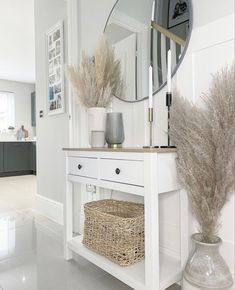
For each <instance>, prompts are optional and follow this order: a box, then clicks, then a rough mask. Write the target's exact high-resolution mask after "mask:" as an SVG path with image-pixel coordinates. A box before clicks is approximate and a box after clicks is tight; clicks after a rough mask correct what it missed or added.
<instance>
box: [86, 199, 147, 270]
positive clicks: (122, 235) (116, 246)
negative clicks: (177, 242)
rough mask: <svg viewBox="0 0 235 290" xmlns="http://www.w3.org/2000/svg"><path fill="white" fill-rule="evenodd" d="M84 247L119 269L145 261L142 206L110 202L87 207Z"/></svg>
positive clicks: (106, 201) (100, 202)
mask: <svg viewBox="0 0 235 290" xmlns="http://www.w3.org/2000/svg"><path fill="white" fill-rule="evenodd" d="M84 211H85V226H84V237H83V244H84V245H85V246H86V247H88V248H89V249H91V250H93V251H95V252H97V253H98V254H101V255H103V256H105V257H106V258H108V259H110V260H111V261H113V262H114V263H116V264H118V265H120V266H129V265H132V264H134V263H137V262H139V261H141V260H143V259H144V249H145V247H144V205H143V204H140V203H133V202H126V201H120V200H113V199H105V200H99V201H92V202H89V203H86V204H85V206H84Z"/></svg>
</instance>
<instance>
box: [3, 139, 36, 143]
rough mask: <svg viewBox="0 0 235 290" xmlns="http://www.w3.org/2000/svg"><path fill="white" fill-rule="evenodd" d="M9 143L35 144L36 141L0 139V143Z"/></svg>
mask: <svg viewBox="0 0 235 290" xmlns="http://www.w3.org/2000/svg"><path fill="white" fill-rule="evenodd" d="M4 142H5V143H6V142H7V143H9V142H22V143H26V142H37V140H7V139H6V140H1V139H0V143H4Z"/></svg>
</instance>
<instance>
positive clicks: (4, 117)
mask: <svg viewBox="0 0 235 290" xmlns="http://www.w3.org/2000/svg"><path fill="white" fill-rule="evenodd" d="M10 126H12V127H15V96H14V93H10V92H1V91H0V131H5V130H6V131H7V130H8V128H9V127H10Z"/></svg>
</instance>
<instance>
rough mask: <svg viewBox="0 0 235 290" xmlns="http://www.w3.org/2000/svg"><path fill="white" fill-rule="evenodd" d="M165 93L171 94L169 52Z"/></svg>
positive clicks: (169, 55)
mask: <svg viewBox="0 0 235 290" xmlns="http://www.w3.org/2000/svg"><path fill="white" fill-rule="evenodd" d="M167 92H168V93H171V50H170V49H169V50H168V52H167Z"/></svg>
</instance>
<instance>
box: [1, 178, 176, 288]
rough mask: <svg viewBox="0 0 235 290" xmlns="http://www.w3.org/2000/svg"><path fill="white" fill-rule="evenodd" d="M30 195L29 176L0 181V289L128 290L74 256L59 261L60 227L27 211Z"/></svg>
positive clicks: (33, 184) (33, 188) (32, 188)
mask: <svg viewBox="0 0 235 290" xmlns="http://www.w3.org/2000/svg"><path fill="white" fill-rule="evenodd" d="M35 193H36V178H35V177H34V176H22V177H8V178H0V290H130V289H131V288H129V287H128V286H126V285H124V284H123V283H121V282H120V281H119V280H117V279H115V278H114V277H112V276H110V275H108V274H107V273H106V272H104V271H103V270H101V269H99V268H97V267H96V266H94V265H92V264H91V263H89V262H87V261H86V260H84V259H82V258H80V257H78V256H75V259H76V261H70V262H66V261H65V260H64V259H63V249H62V228H61V226H59V225H57V224H55V223H54V222H52V221H50V220H48V219H46V218H45V217H42V216H40V215H38V214H37V213H35V211H34V210H32V208H33V207H34V195H35ZM174 289H178V288H176V287H174V288H173V287H172V288H171V290H174Z"/></svg>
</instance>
